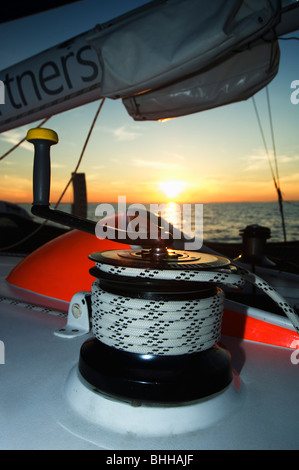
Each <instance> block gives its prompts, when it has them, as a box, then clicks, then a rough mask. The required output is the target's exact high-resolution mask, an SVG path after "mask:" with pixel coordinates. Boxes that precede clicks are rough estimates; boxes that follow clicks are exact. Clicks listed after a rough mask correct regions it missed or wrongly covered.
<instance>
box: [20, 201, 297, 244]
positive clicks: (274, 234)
mask: <svg viewBox="0 0 299 470" xmlns="http://www.w3.org/2000/svg"><path fill="white" fill-rule="evenodd" d="M20 205H21V206H22V207H24V208H25V209H27V211H29V212H30V205H29V204H20ZM190 205H191V221H189V222H190V230H191V232H195V233H198V230H199V227H196V220H195V218H194V207H195V204H190ZM97 206H98V204H96V203H90V204H88V213H87V218H89V219H91V220H95V221H98V220H100V219H99V217H96V216H95V211H96V207H97ZM112 206H113V207H115V212H117V204H113V203H112ZM129 206H130V204H129V203H127V207H129ZM165 206H166V212H165V214H166V217H165V218H167V219H168V220H169V222H171V223H172V224H173V225H174V226H176V227H177V228H180V229H181V228H182V214H183V210H182V205H178V204H176V203H171V202H170V203H167V204H166V205H165ZM145 207H146V208H147V209H149V208H150V206H149V205H145ZM59 210H63V211H66V212H69V213H70V212H71V204H61V205H60V206H59ZM283 212H284V220H285V227H286V235H287V241H298V240H299V201H292V202H284V204H283ZM251 224H258V225H261V226H263V227H268V228H269V229H270V230H271V239H270V241H272V242H280V241H283V240H284V236H283V229H282V220H281V214H280V209H279V204H278V202H230V203H208V204H203V224H202V228H203V240H204V241H212V242H219V243H221V242H224V243H239V242H241V241H242V240H241V236H240V233H239V232H240V230H242V229H244V228H245V227H246V226H247V225H251ZM186 226H187V227H188V224H187V225H186ZM189 234H190V231H189Z"/></svg>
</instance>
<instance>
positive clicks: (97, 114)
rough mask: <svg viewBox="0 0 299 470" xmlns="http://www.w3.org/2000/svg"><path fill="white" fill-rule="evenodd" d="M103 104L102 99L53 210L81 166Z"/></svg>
mask: <svg viewBox="0 0 299 470" xmlns="http://www.w3.org/2000/svg"><path fill="white" fill-rule="evenodd" d="M104 102H105V98H102V101H101V103H100V105H99V107H98V109H97V112H96V114H95V117H94V119H93V121H92V124H91V126H90V129H89V132H88V134H87V137H86V140H85V143H84V145H83V148H82V151H81V154H80V157H79V160H78V163H77V165H76V167H75V169H74V171H73V172H72V175H71V177H70V179H69V181H68V182H67V184H66V186H65V188H64V190H63V191H62V193H61V195H60V197H59V199H58V201H57V202H56V204H55V206H54V208H55V209H57V207H58V206H59V204H60V202H61V200H62V198H63V196H64V195H65V193H66V191H67V189H68V187H69V185H70V184H71V182H72V181H73V178H74V175H75V174H76V173H77V171H78V168H79V166H80V165H81V162H82V159H83V155H84V153H85V150H86V147H87V144H88V141H89V139H90V136H91V133H92V131H93V128H94V126H95V123H96V121H97V118H98V116H99V114H100V112H101V110H102V107H103V104H104Z"/></svg>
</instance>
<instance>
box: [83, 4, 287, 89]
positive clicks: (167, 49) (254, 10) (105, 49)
mask: <svg viewBox="0 0 299 470" xmlns="http://www.w3.org/2000/svg"><path fill="white" fill-rule="evenodd" d="M279 11H280V1H279V0H259V1H257V0H213V1H211V0H197V1H196V0H167V1H165V0H164V1H159V2H152V7H151V8H149V9H145V10H141V11H140V12H139V13H138V11H137V12H136V14H135V15H132V16H128V17H127V18H125V19H124V20H123V21H120V22H119V23H116V24H114V25H112V26H111V28H107V29H106V30H104V31H99V32H98V34H96V35H94V36H93V37H91V38H90V39H89V43H90V44H91V46H92V47H93V48H94V49H96V51H97V52H98V57H99V61H100V64H101V68H102V82H101V94H102V95H103V96H106V97H109V98H126V97H128V96H132V95H136V94H139V93H144V92H146V91H151V90H154V89H157V88H160V87H164V86H167V85H169V84H172V83H173V82H177V81H180V80H182V79H185V78H187V77H189V76H190V75H192V74H198V73H199V71H200V70H202V69H204V68H206V67H208V66H210V65H211V64H214V63H215V62H217V61H218V60H223V58H224V57H225V56H228V55H229V54H231V53H232V51H234V50H235V49H238V50H240V48H241V47H244V46H246V45H247V44H249V43H252V42H253V41H254V40H255V39H257V38H260V37H261V36H262V35H263V34H265V33H266V32H268V31H269V30H270V29H271V28H273V27H274V25H276V24H277V23H278V21H279Z"/></svg>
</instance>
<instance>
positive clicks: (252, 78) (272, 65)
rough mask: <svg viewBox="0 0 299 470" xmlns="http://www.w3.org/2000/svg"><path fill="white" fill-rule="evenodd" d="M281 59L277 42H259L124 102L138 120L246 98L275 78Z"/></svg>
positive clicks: (157, 118)
mask: <svg viewBox="0 0 299 470" xmlns="http://www.w3.org/2000/svg"><path fill="white" fill-rule="evenodd" d="M279 58H280V53H279V47H278V43H277V41H275V42H273V43H271V42H269V43H268V42H265V43H259V44H258V45H256V46H254V47H250V48H249V49H246V50H243V51H240V52H239V53H238V52H235V53H234V54H231V55H230V56H229V57H228V58H225V60H223V61H218V62H217V63H216V64H215V65H212V66H210V67H208V68H206V69H204V70H202V71H201V72H200V73H198V74H196V75H193V76H192V77H189V78H187V79H185V80H182V81H180V82H177V83H174V84H172V85H169V86H167V87H163V88H160V89H158V90H154V91H151V92H148V93H143V94H141V95H137V96H133V97H129V98H125V99H123V103H124V105H125V107H126V109H127V111H128V113H129V114H130V116H131V117H133V119H134V120H135V121H142V120H154V121H156V120H161V119H168V118H174V117H179V116H185V115H188V114H192V113H197V112H199V111H204V110H207V109H211V108H216V107H218V106H223V105H226V104H231V103H235V102H238V101H242V100H246V99H248V98H250V97H251V96H253V95H254V94H255V93H256V92H257V91H259V90H261V89H262V88H263V87H264V86H266V85H267V84H268V83H269V82H270V81H271V80H272V79H273V78H274V77H275V75H276V74H277V72H278V68H279Z"/></svg>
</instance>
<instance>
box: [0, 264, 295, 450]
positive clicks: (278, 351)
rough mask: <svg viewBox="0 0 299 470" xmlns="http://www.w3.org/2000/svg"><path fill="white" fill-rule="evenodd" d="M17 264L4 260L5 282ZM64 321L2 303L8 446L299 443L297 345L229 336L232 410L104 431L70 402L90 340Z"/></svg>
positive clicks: (0, 392)
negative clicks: (192, 426)
mask: <svg viewBox="0 0 299 470" xmlns="http://www.w3.org/2000/svg"><path fill="white" fill-rule="evenodd" d="M17 261H18V259H17V258H13V257H12V258H10V257H1V258H0V267H1V271H0V275H1V280H2V283H3V282H5V281H4V279H5V276H6V274H7V273H8V272H9V271H10V269H11V268H12V267H13V265H14V264H15V263H16V262H17ZM65 322H66V319H65V318H62V317H59V316H55V315H51V314H46V313H42V312H39V311H36V310H29V309H25V308H24V307H21V306H18V305H12V304H9V303H5V302H1V303H0V340H1V341H2V342H3V343H4V346H5V364H0V378H1V379H0V397H1V402H0V403H1V404H0V420H1V428H0V448H1V449H115V450H118V449H119V450H120V449H126V450H131V449H134V450H137V449H149V450H163V449H178V450H182V449H189V450H196V449H298V448H299V437H298V435H299V433H298V431H299V405H298V386H299V364H297V365H296V364H293V363H292V362H291V353H292V351H291V350H289V349H283V348H278V347H270V346H267V345H262V344H255V343H251V342H245V341H238V340H236V339H232V338H228V337H225V338H223V343H224V344H225V345H226V346H227V347H228V348H229V350H230V351H231V355H232V363H233V366H234V368H235V369H236V370H237V371H238V372H239V373H240V377H241V388H240V390H239V391H236V392H235V395H234V399H233V401H231V402H229V403H228V409H227V411H226V412H225V413H222V414H221V413H220V414H219V419H217V415H215V416H216V423H214V424H210V425H206V426H204V428H203V429H200V430H197V431H194V432H190V433H187V434H177V435H169V436H161V437H157V436H156V437H150V436H146V437H144V436H142V435H141V434H138V435H137V434H135V433H134V432H130V433H117V432H115V431H113V430H112V429H110V430H109V429H105V428H104V427H102V426H101V425H100V424H96V423H94V422H92V421H89V420H87V419H85V418H83V417H82V416H80V415H79V414H78V413H77V412H76V411H75V410H74V409H72V407H71V406H70V405H69V403H68V400H67V398H66V396H65V391H66V383H67V381H68V377H69V375H70V373H71V371H72V370H74V368H76V364H77V362H78V357H79V350H80V346H81V344H82V343H83V342H84V341H85V339H87V338H86V337H84V336H83V337H79V338H73V339H64V338H60V337H57V336H55V335H54V334H53V333H54V331H55V330H56V329H58V328H60V327H61V326H63V325H64V324H65ZM298 356H299V354H298V355H297V357H298ZM215 403H216V402H215ZM215 413H217V411H215ZM144 426H146V422H145V423H144Z"/></svg>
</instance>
